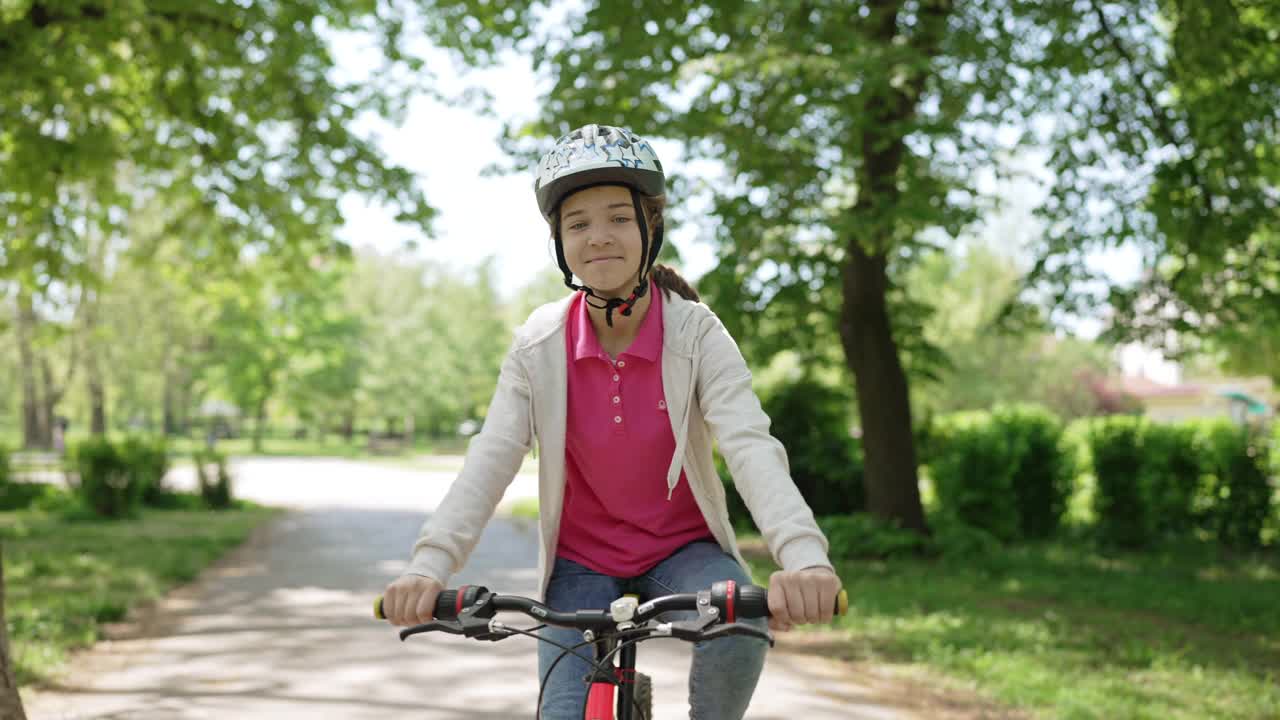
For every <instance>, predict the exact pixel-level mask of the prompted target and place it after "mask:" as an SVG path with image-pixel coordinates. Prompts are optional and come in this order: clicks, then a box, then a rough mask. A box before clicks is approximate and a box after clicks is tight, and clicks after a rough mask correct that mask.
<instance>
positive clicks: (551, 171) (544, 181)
mask: <svg viewBox="0 0 1280 720" xmlns="http://www.w3.org/2000/svg"><path fill="white" fill-rule="evenodd" d="M604 183H617V184H619V185H627V186H630V187H632V188H635V189H636V190H638V191H639V192H640V193H641V194H644V195H661V194H663V192H664V191H665V189H666V176H665V175H663V172H662V162H661V161H659V160H658V154H657V153H656V152H654V149H653V146H652V145H650V144H649V143H648V141H646V140H645V139H644V138H642V137H640V136H639V135H636V134H635V133H633V132H631V131H630V130H627V129H626V128H620V127H614V126H612V125H584V126H582V127H580V128H578V129H577V130H574V131H573V132H571V133H569V134H568V135H565V136H564V137H562V138H560V139H559V140H557V141H556V145H555V147H553V148H552V149H551V151H550V152H548V153H547V154H546V155H543V156H542V160H541V161H539V162H538V177H537V180H536V181H535V182H534V184H533V191H534V194H536V195H537V196H538V209H539V210H540V211H541V212H542V217H544V218H550V217H551V214H552V213H553V212H555V211H556V208H557V207H559V205H560V201H561V200H563V199H564V198H565V197H566V196H567V195H569V194H570V193H572V192H574V191H575V190H580V189H582V188H584V187H587V186H588V185H600V184H604Z"/></svg>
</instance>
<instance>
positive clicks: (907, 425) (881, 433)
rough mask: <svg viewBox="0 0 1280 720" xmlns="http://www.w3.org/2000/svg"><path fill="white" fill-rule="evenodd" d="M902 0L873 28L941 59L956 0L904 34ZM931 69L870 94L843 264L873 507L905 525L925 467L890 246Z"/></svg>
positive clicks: (922, 16) (887, 6)
mask: <svg viewBox="0 0 1280 720" xmlns="http://www.w3.org/2000/svg"><path fill="white" fill-rule="evenodd" d="M904 4H905V3H904V2H902V0H877V2H873V3H872V4H871V5H872V8H871V14H872V15H871V23H872V24H873V26H874V29H873V34H874V35H875V37H876V39H877V40H878V41H879V42H880V44H881V46H882V47H886V48H888V47H892V46H894V45H900V44H902V43H903V42H904V41H905V42H906V43H908V44H909V45H911V47H912V48H913V49H914V50H916V51H917V52H919V54H920V57H921V58H922V59H925V60H932V59H933V58H934V57H936V56H937V54H938V52H939V47H940V43H941V39H942V37H944V35H945V33H946V28H947V17H948V15H950V13H951V10H952V2H951V0H924V1H923V2H921V3H919V6H918V12H917V18H916V23H915V25H916V29H915V31H914V32H913V33H911V34H910V35H903V34H901V33H902V30H901V27H900V23H899V17H898V15H899V13H900V12H901V11H902V9H903V6H904ZM930 72H931V69H930V68H929V67H928V66H927V65H922V66H919V67H915V68H913V69H912V71H911V72H908V73H904V74H903V75H902V80H903V82H902V83H901V84H900V85H894V86H892V87H891V89H888V90H887V91H885V95H884V96H883V98H881V99H880V101H879V102H876V103H873V104H871V106H870V108H869V112H870V113H871V115H872V117H871V122H868V123H867V124H866V125H865V126H864V128H863V131H862V137H861V143H860V147H861V155H862V156H861V158H860V160H861V166H860V167H859V169H858V170H859V177H858V200H857V203H856V205H855V206H854V209H853V212H854V213H855V214H856V216H857V217H856V221H855V222H854V223H853V224H852V226H853V227H856V228H858V232H860V233H862V236H861V237H859V236H856V235H855V236H854V237H850V238H848V241H847V248H846V256H845V262H844V266H843V267H842V268H841V274H842V278H841V280H842V286H843V292H844V298H843V304H842V306H841V308H840V340H841V344H842V345H843V346H844V354H845V360H846V362H847V363H848V365H849V369H850V370H851V371H852V372H853V377H854V382H855V383H856V384H857V389H858V414H859V416H860V417H861V420H862V446H863V451H864V453H865V456H866V459H865V468H866V475H865V480H864V482H865V489H866V495H867V509H868V510H870V511H871V513H872V514H874V515H877V516H879V517H881V518H884V519H886V520H890V521H893V522H896V523H898V524H900V525H901V526H902V527H905V528H910V529H912V530H917V531H919V532H922V533H928V531H929V528H928V526H927V525H926V524H925V520H924V508H923V507H922V506H921V504H920V484H919V477H918V475H917V471H916V449H915V437H914V435H913V431H912V427H911V395H910V393H909V392H908V391H907V375H906V372H905V371H904V370H903V368H902V361H901V359H900V358H899V357H898V345H897V343H896V342H894V339H893V326H892V325H891V324H890V322H889V308H888V290H889V277H888V251H887V250H886V248H889V247H893V244H894V243H893V241H892V240H891V236H892V234H893V232H894V227H893V222H894V219H895V218H896V217H898V216H899V214H900V213H901V209H900V207H899V201H900V195H901V191H900V190H899V181H900V180H901V178H900V177H899V175H900V173H901V170H902V158H903V156H904V155H905V154H906V151H907V147H906V143H905V140H904V133H905V132H906V128H909V125H910V121H911V119H912V118H913V117H914V115H915V113H916V106H917V104H918V103H919V101H920V97H921V94H922V92H923V90H924V87H925V84H926V81H927V80H928V78H929V75H930Z"/></svg>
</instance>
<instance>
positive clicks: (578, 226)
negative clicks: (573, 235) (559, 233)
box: [569, 222, 587, 230]
mask: <svg viewBox="0 0 1280 720" xmlns="http://www.w3.org/2000/svg"><path fill="white" fill-rule="evenodd" d="M586 226H587V224H586V223H584V222H577V223H574V224H572V225H570V226H569V229H570V230H581V229H582V228H584V227H586Z"/></svg>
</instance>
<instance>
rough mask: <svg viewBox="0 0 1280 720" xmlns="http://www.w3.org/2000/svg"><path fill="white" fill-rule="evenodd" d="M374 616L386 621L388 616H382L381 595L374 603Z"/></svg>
mask: <svg viewBox="0 0 1280 720" xmlns="http://www.w3.org/2000/svg"><path fill="white" fill-rule="evenodd" d="M373 616H374V617H376V618H378V619H379V620H386V619H387V616H386V615H383V614H382V596H381V595H379V596H378V597H377V598H375V599H374V601H373Z"/></svg>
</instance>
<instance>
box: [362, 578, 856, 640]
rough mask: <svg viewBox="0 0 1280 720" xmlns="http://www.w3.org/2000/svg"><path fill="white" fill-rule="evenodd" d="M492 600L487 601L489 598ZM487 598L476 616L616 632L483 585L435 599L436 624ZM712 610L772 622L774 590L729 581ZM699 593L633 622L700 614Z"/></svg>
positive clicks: (648, 607)
mask: <svg viewBox="0 0 1280 720" xmlns="http://www.w3.org/2000/svg"><path fill="white" fill-rule="evenodd" d="M486 595H487V596H488V597H487V598H485V596H486ZM482 598H483V599H485V607H484V609H483V615H476V616H477V617H485V618H491V617H492V616H493V614H494V613H495V612H501V611H506V610H513V611H516V612H521V613H524V614H525V615H528V616H529V617H531V618H534V619H536V620H539V621H542V622H545V623H547V624H549V625H557V626H560V627H569V628H575V629H579V630H599V629H607V628H612V627H613V626H614V625H616V624H617V623H616V621H615V620H614V619H613V616H612V615H611V614H610V612H609V611H608V610H577V611H574V612H559V611H556V610H552V609H551V608H549V607H547V606H546V605H544V604H542V603H540V602H538V601H536V600H533V599H532V598H527V597H521V596H519V595H496V594H490V593H489V590H488V589H487V588H484V587H481V586H478V585H463V586H462V587H459V588H457V589H450V590H445V591H444V592H442V593H440V595H439V596H437V597H436V608H435V619H436V620H443V621H449V620H454V619H456V618H457V617H458V615H459V614H461V613H462V612H463V611H464V610H465V609H467V608H469V607H471V606H473V605H475V604H476V603H477V602H479V601H480V600H481V599H482ZM709 601H710V605H711V606H712V607H714V608H715V609H716V610H717V612H718V613H719V615H720V617H722V618H724V620H723V622H726V623H732V622H735V621H736V620H737V619H738V618H747V619H750V618H761V617H769V616H770V612H769V590H768V588H763V587H760V586H759V585H738V584H737V583H734V582H730V581H726V582H718V583H715V584H714V585H712V586H711V591H710V598H709ZM697 609H698V593H682V594H677V595H666V596H663V597H658V598H654V599H653V600H650V601H648V602H646V603H643V604H641V605H640V606H639V607H637V608H636V611H635V614H634V616H633V617H632V618H631V622H633V623H635V624H637V625H639V624H642V623H644V622H647V621H648V620H650V619H652V618H654V617H656V616H658V615H660V614H662V613H665V612H671V611H677V610H697ZM848 611H849V594H848V592H847V591H846V590H841V591H840V594H839V595H838V596H837V597H836V601H835V607H834V608H833V613H834V614H835V615H844V614H846V613H847V612H848ZM373 614H374V617H376V618H378V619H379V620H385V619H386V616H385V615H384V614H383V612H382V596H381V595H379V596H378V598H377V599H376V600H374V605H373Z"/></svg>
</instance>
